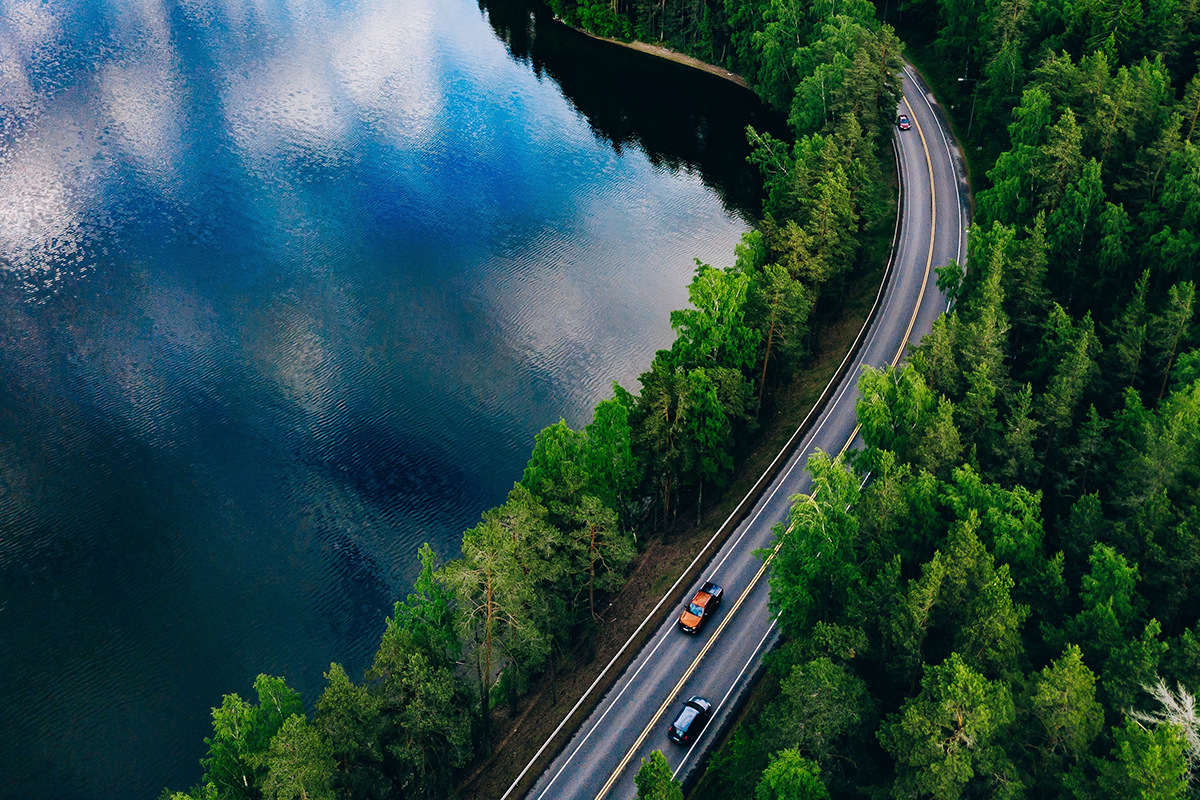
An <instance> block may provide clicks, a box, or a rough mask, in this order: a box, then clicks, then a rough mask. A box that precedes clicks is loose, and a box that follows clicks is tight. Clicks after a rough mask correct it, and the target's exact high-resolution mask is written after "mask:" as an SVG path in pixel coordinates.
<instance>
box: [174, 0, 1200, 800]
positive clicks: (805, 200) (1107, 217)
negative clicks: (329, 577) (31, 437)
mask: <svg viewBox="0 0 1200 800" xmlns="http://www.w3.org/2000/svg"><path fill="white" fill-rule="evenodd" d="M551 6H552V8H553V11H554V13H555V14H557V15H558V16H559V17H560V18H561V19H563V20H564V21H565V22H566V23H567V24H570V25H575V26H578V27H582V28H584V29H586V30H589V31H591V32H593V33H595V34H598V35H602V36H609V37H615V38H637V39H639V40H644V41H649V42H652V43H655V44H662V45H666V46H669V47H671V48H673V49H676V50H679V51H681V52H685V53H689V54H691V55H693V56H695V57H697V58H700V59H702V60H705V61H708V62H710V63H714V64H718V65H720V66H722V67H725V68H728V69H730V70H731V71H733V72H736V73H737V74H739V75H742V76H743V77H745V78H746V79H747V81H748V82H749V83H750V85H751V86H752V87H754V89H755V91H757V92H758V93H759V94H760V95H761V96H762V97H763V98H764V99H765V100H767V101H768V102H769V103H771V104H772V105H773V106H775V107H776V108H778V109H780V110H782V111H783V112H784V113H786V114H787V117H788V122H789V128H790V131H791V133H790V136H789V137H788V139H787V140H781V139H777V138H775V137H772V136H769V135H766V134H763V133H760V132H757V131H754V130H750V131H748V135H749V136H750V137H751V141H752V143H753V146H754V153H753V156H752V161H753V163H754V165H755V166H756V167H757V168H758V169H759V170H761V172H762V175H763V179H764V186H765V198H764V200H763V212H762V218H761V220H760V221H759V222H758V224H757V225H756V226H755V228H754V230H752V231H751V232H749V233H747V234H746V235H745V237H744V239H743V241H742V243H741V245H740V246H739V248H738V250H737V254H736V263H735V266H733V267H732V268H730V269H715V268H713V267H709V266H706V265H703V264H700V265H698V266H697V269H696V273H695V276H694V278H693V281H692V283H691V285H690V286H689V300H690V305H689V307H688V308H686V309H682V310H679V311H676V312H674V313H672V315H671V324H672V327H673V328H674V330H675V332H676V335H677V338H676V340H675V342H674V344H673V345H672V346H671V347H670V348H668V349H665V350H662V351H660V352H659V353H658V354H657V356H656V357H655V359H654V361H653V362H652V364H651V365H650V366H649V368H648V369H647V371H646V372H645V373H643V374H642V375H641V376H640V378H639V380H638V386H637V387H636V391H635V390H634V389H633V388H628V389H627V388H624V387H620V386H614V394H613V397H612V398H610V399H607V400H605V401H604V402H602V403H600V404H599V405H598V406H597V408H596V410H595V413H594V417H593V420H592V422H591V423H590V424H588V425H587V426H586V427H585V428H584V429H583V430H573V429H571V428H569V427H568V426H567V425H566V424H564V423H559V424H557V425H553V426H550V427H549V428H547V429H546V430H544V431H543V432H542V433H541V434H539V435H538V437H537V440H536V443H535V446H534V450H533V453H532V455H531V457H530V460H529V463H528V466H527V467H526V469H525V472H524V474H523V475H522V477H521V480H520V481H519V482H518V483H517V484H516V485H515V486H514V488H513V490H512V492H511V493H510V495H509V497H508V499H507V500H506V502H505V503H504V504H503V505H502V506H500V507H499V508H496V509H492V510H490V511H488V512H486V513H484V515H483V517H482V519H481V521H480V522H479V524H478V525H476V526H475V527H473V528H472V529H470V530H468V531H466V532H465V533H464V536H463V544H462V555H461V557H460V558H456V559H451V560H447V561H444V562H443V563H440V564H439V562H438V560H437V558H436V556H435V554H434V553H432V552H431V551H430V550H429V549H428V548H424V549H422V551H421V553H420V554H419V557H420V558H421V562H422V570H421V574H420V576H419V578H418V580H417V583H416V586H415V587H414V591H413V593H412V594H411V595H410V596H409V597H408V599H407V600H405V601H403V602H400V603H397V605H396V608H395V613H394V614H393V616H392V617H391V618H390V619H389V620H388V621H387V629H386V631H385V633H384V635H383V639H382V642H381V645H380V648H379V651H378V653H377V654H376V656H375V659H374V663H373V664H372V666H371V667H370V668H369V669H368V670H367V672H366V674H365V675H364V676H362V677H361V678H359V679H354V680H352V679H351V677H350V676H348V675H346V673H345V671H344V670H343V669H342V668H341V667H339V666H338V665H336V664H334V665H331V667H330V669H329V672H328V676H327V677H328V686H327V688H326V690H325V691H324V693H323V694H322V695H321V697H320V698H319V700H318V701H317V703H316V707H315V709H314V710H313V712H312V713H311V714H306V713H305V709H304V707H303V704H302V702H301V700H300V698H299V696H298V695H297V694H296V693H295V692H294V691H292V690H291V689H289V688H288V687H287V686H286V684H285V683H284V681H283V680H281V679H278V678H271V677H268V676H261V677H260V678H259V679H258V681H256V683H255V686H254V689H255V693H256V697H255V698H254V699H253V700H249V701H247V700H243V699H241V698H240V697H238V696H237V695H228V696H226V698H225V699H224V702H223V703H222V705H221V707H220V708H217V709H214V712H213V726H214V727H213V735H212V736H211V737H210V738H209V739H207V740H206V744H207V748H208V752H207V755H206V756H205V757H204V759H203V760H202V765H203V767H204V777H203V779H202V782H201V783H200V784H199V785H198V786H197V787H195V788H193V789H192V790H190V791H189V792H186V793H185V792H176V793H174V794H171V793H169V792H165V793H164V795H165V796H169V797H173V798H176V799H177V800H181V799H182V798H184V797H194V798H226V797H236V798H258V797H269V798H280V797H286V798H292V797H304V798H328V797H355V798H358V797H363V798H371V797H380V798H382V797H414V798H415V797H420V798H440V797H448V796H453V794H454V791H455V785H456V781H457V780H458V779H460V778H461V777H462V776H463V775H465V774H467V773H468V772H469V771H470V770H471V768H472V765H473V764H475V763H477V760H478V759H480V758H483V757H485V756H486V754H487V753H488V752H489V750H490V749H491V748H492V747H493V746H494V744H495V726H494V725H493V721H492V720H493V716H494V714H495V713H496V712H497V711H498V710H500V709H504V708H508V707H512V706H513V705H515V704H517V703H519V702H520V701H521V700H522V698H523V697H527V696H528V692H529V691H530V690H531V687H534V686H535V685H537V684H538V683H540V682H542V681H544V680H548V679H552V677H553V675H555V674H556V672H557V671H558V670H560V669H562V668H563V667H564V666H565V665H567V664H569V663H571V662H573V661H574V660H576V659H578V658H580V657H581V654H586V647H579V646H578V644H579V643H580V642H586V641H587V640H588V639H589V637H591V636H592V635H594V633H595V631H596V626H597V622H596V620H597V614H598V610H599V609H600V608H601V607H602V598H605V597H607V596H611V595H612V593H614V592H617V591H618V590H619V589H620V587H621V585H622V583H623V581H624V579H625V577H626V572H627V568H628V565H629V564H630V563H631V561H632V560H633V559H634V558H635V556H636V554H637V552H638V549H639V548H640V547H644V546H645V545H646V543H647V542H648V541H649V540H651V539H652V538H653V537H655V536H656V535H659V532H661V531H663V530H664V529H668V528H669V527H670V526H672V525H681V524H685V523H688V522H691V521H693V520H694V519H695V518H696V517H697V515H698V514H699V513H700V511H701V510H702V509H703V507H704V505H705V503H706V502H711V500H712V498H713V497H714V495H716V494H717V493H719V492H720V490H721V488H722V487H723V486H725V485H726V484H727V483H728V482H729V481H730V479H731V477H732V476H733V474H734V470H735V468H736V464H737V459H738V457H739V456H740V455H741V454H742V452H743V450H742V448H743V446H744V443H745V442H747V441H749V440H750V439H751V437H752V434H753V432H754V431H755V430H756V427H757V426H759V425H760V424H761V423H762V420H763V414H765V413H767V412H768V411H769V409H770V407H771V405H772V397H773V393H774V392H775V391H777V388H778V387H781V386H786V385H787V382H788V380H789V379H790V378H791V377H792V376H794V375H795V374H797V373H798V372H800V371H802V370H803V369H804V368H805V366H806V364H807V363H808V362H807V360H808V359H809V358H810V356H811V351H812V347H813V342H814V337H815V335H816V329H817V322H818V321H819V320H821V319H826V318H828V310H830V309H834V310H836V308H837V307H838V305H839V304H840V302H841V297H842V293H843V288H844V287H845V286H846V284H847V282H848V280H850V278H851V277H852V276H853V275H854V274H855V271H856V270H859V269H861V268H863V266H864V264H863V261H864V258H863V253H864V242H867V241H869V240H870V238H871V237H872V236H877V235H878V233H879V231H880V230H881V229H884V230H886V231H887V232H888V233H889V234H890V230H891V224H892V220H891V219H890V218H889V205H888V197H887V192H886V191H885V187H886V186H887V182H886V181H885V180H884V179H883V176H884V175H885V172H886V167H885V165H889V161H888V159H889V158H890V156H889V155H888V153H889V140H890V137H891V136H892V135H893V134H892V130H893V122H894V116H893V115H894V113H895V108H896V103H897V101H898V99H899V84H898V77H897V75H898V73H899V71H900V65H901V62H900V57H901V43H900V40H899V38H898V37H897V34H896V32H895V30H894V29H893V27H892V26H891V25H890V24H887V22H889V21H890V22H894V23H896V25H897V26H898V27H899V28H900V30H901V32H902V33H904V34H905V36H906V37H908V38H911V39H912V40H913V41H915V42H917V45H916V48H915V52H914V55H916V56H917V57H918V60H919V61H921V62H923V63H928V64H933V65H935V68H933V69H931V70H930V72H931V73H932V74H933V75H934V77H935V84H936V82H937V81H938V80H940V81H941V85H940V87H938V86H937V85H935V88H940V89H941V90H942V91H945V92H946V93H948V94H949V93H953V94H955V95H957V96H959V97H964V96H965V97H969V98H970V103H969V105H970V107H971V111H970V112H968V111H967V108H968V103H961V102H960V103H959V104H958V108H957V109H956V111H955V113H956V120H957V122H958V124H959V125H960V128H961V126H962V124H963V122H964V121H965V122H966V124H967V125H968V126H969V127H970V128H971V129H972V131H973V132H974V133H975V136H974V137H972V138H971V142H972V145H973V146H977V147H979V148H981V149H980V150H973V151H972V152H973V153H975V156H974V158H975V161H974V163H973V168H974V172H975V180H976V187H975V188H976V201H977V202H976V216H975V220H974V224H973V225H972V229H971V237H970V244H969V253H970V257H969V259H968V264H969V268H968V269H967V271H966V273H965V276H964V274H963V272H962V270H961V268H960V266H959V265H955V264H951V265H949V266H948V267H946V268H944V269H943V270H942V271H941V272H940V273H939V280H940V284H941V286H942V287H943V288H944V289H946V290H947V291H948V292H949V293H950V294H951V296H952V297H953V298H954V299H955V301H956V305H955V308H954V310H953V311H952V312H951V313H949V314H947V315H946V316H944V317H943V318H942V319H941V320H940V321H939V322H938V323H937V324H936V325H935V327H934V330H933V332H932V333H931V334H930V335H929V336H928V337H926V338H925V340H924V341H923V342H922V344H921V345H920V346H919V347H918V348H917V349H916V351H915V353H913V355H912V358H911V359H910V360H909V362H908V363H906V364H904V365H902V366H900V367H897V368H889V369H886V370H884V371H868V372H866V373H865V374H864V375H863V376H862V379H861V383H860V387H861V400H860V404H859V418H860V421H861V423H862V431H863V437H864V440H865V442H866V447H865V449H864V450H863V451H862V452H860V453H855V454H853V455H852V456H851V457H850V458H849V459H846V460H842V459H837V460H834V459H830V458H828V457H818V458H816V459H814V460H813V461H812V463H811V464H810V470H811V471H812V474H813V476H814V492H813V495H812V496H810V497H806V498H802V499H801V501H800V502H797V504H796V505H795V507H794V508H793V511H792V515H791V520H790V525H789V527H788V528H787V532H785V531H784V529H783V528H782V527H781V528H780V529H779V531H778V533H777V535H778V537H779V539H780V549H779V555H778V556H777V557H776V559H775V560H774V562H773V565H772V571H771V590H772V598H771V606H772V610H773V612H774V613H776V614H777V615H778V619H779V622H780V628H781V630H782V632H783V634H784V635H785V639H786V641H785V644H784V645H783V646H782V647H781V648H780V649H778V650H777V651H776V652H775V653H774V654H772V655H771V656H770V658H769V668H768V677H767V679H766V682H765V684H764V686H763V688H762V691H761V692H760V693H759V698H758V700H757V701H756V702H755V703H754V704H753V709H752V711H754V712H755V713H751V714H748V715H747V718H746V721H745V722H744V724H742V725H741V726H740V727H739V728H738V729H737V730H736V731H735V732H734V733H733V734H732V736H731V737H730V738H729V740H728V741H727V743H726V745H725V746H724V748H723V749H722V750H721V751H720V752H719V753H718V754H717V755H716V756H714V758H713V759H712V761H711V764H710V767H709V770H708V774H707V775H706V776H705V777H704V778H703V780H702V783H701V786H700V788H699V790H698V791H700V792H701V793H702V794H703V795H704V796H706V797H721V798H751V797H753V798H756V799H757V800H772V799H774V798H780V799H782V798H821V797H851V796H856V797H857V796H862V797H872V798H874V797H884V796H892V797H895V798H909V797H911V798H926V797H930V798H946V800H955V799H956V798H964V797H966V798H971V797H1001V798H1023V797H1031V798H1043V797H1045V798H1060V797H1061V798H1079V799H1080V800H1084V799H1087V798H1186V797H1196V796H1198V795H1200V791H1198V782H1197V778H1196V775H1195V771H1196V769H1197V768H1198V767H1200V720H1197V718H1196V713H1195V707H1194V702H1193V696H1194V692H1195V691H1196V689H1197V688H1200V629H1198V627H1197V626H1198V624H1200V495H1198V491H1200V490H1198V486H1200V351H1198V350H1196V344H1197V335H1198V329H1197V321H1196V317H1195V314H1194V306H1195V280H1196V277H1197V276H1196V272H1197V269H1198V265H1200V129H1198V128H1200V76H1197V49H1198V48H1200V9H1198V8H1197V4H1196V2H1195V0H1148V2H1146V3H1145V4H1140V3H1137V2H1131V3H1120V4H1070V3H1066V2H1065V1H1064V0H1043V1H1042V2H1038V3H1033V2H1030V1H1029V0H978V2H977V1H976V0H971V2H963V1H962V0H940V1H939V2H933V0H922V1H920V2H906V3H902V4H901V3H897V4H890V3H883V4H880V5H878V6H875V5H872V4H871V3H869V2H866V0H857V1H856V0H849V2H817V3H800V2H796V1H795V0H790V1H789V0H765V1H764V0H758V1H756V0H726V2H723V3H712V4H709V3H703V2H694V1H693V0H654V1H653V2H641V1H639V0H633V1H632V2H631V1H630V0H624V1H622V0H604V1H603V2H596V3H589V2H582V3H580V2H573V0H554V1H553V2H552V3H551ZM949 65H953V66H952V67H951V66H949ZM960 67H961V70H962V71H961V72H959V68H960ZM959 77H961V78H963V80H962V81H959V80H958V78H959ZM964 87H970V88H969V91H966V90H965V89H964ZM967 114H969V116H968V117H967V119H966V120H964V116H966V115H967ZM975 142H978V145H975ZM993 156H994V157H993ZM868 474H869V476H870V480H869V482H867V483H866V484H865V486H864V485H862V481H863V479H864V478H865V477H866V476H867V475H868ZM817 487H819V490H818V489H817ZM660 767H661V764H659V763H658V761H657V760H655V761H650V762H647V766H646V767H645V768H644V774H643V775H642V776H639V780H638V786H639V795H640V796H643V797H671V796H681V794H682V790H681V787H679V786H678V785H677V784H674V783H673V782H672V781H671V779H670V774H669V771H667V772H666V773H665V774H664V773H663V771H662V770H661V769H660Z"/></svg>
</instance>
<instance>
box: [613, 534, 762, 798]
mask: <svg viewBox="0 0 1200 800" xmlns="http://www.w3.org/2000/svg"><path fill="white" fill-rule="evenodd" d="M776 549H778V546H776ZM772 555H774V553H772ZM770 563H771V559H770V558H768V559H766V560H765V561H763V563H762V566H761V567H759V568H758V572H756V573H755V575H754V578H753V580H751V581H750V586H751V587H753V586H755V585H756V584H757V583H758V580H759V578H761V577H762V575H763V573H764V572H766V570H767V565H768V564H770ZM749 596H750V591H749V590H747V591H744V592H742V594H741V596H740V597H738V599H737V602H736V603H734V604H733V608H731V609H729V612H728V613H727V614H726V615H725V618H724V619H722V620H721V624H720V625H718V626H717V629H716V630H715V631H713V633H712V636H710V637H708V641H707V642H705V643H704V647H703V648H701V649H700V652H699V653H698V654H697V655H696V658H695V659H693V661H692V663H691V664H690V665H689V666H688V668H687V670H686V671H684V673H683V677H681V678H680V679H679V682H678V683H676V684H675V688H674V689H672V690H671V691H670V693H669V694H668V695H667V699H666V700H664V701H663V704H662V705H661V706H659V707H658V711H656V712H654V716H653V717H651V718H650V722H649V724H647V725H646V727H645V729H644V730H643V731H642V732H641V734H640V735H639V736H638V738H637V741H636V742H634V743H633V747H630V748H629V752H627V753H626V754H625V757H624V758H623V759H621V763H620V764H618V765H617V768H616V769H615V770H613V772H612V775H610V776H609V778H608V780H607V781H605V783H604V786H603V788H601V789H600V793H599V794H598V795H596V800H603V797H604V795H606V794H608V792H609V790H610V789H612V787H613V784H614V783H616V782H617V778H619V777H620V776H621V773H622V772H624V771H625V768H626V767H627V766H629V762H630V761H632V760H633V756H634V754H636V753H637V751H638V749H639V748H640V747H641V746H642V743H643V742H644V741H646V737H647V736H649V735H650V731H652V730H654V728H655V727H656V726H657V725H658V722H659V720H660V719H662V715H663V714H665V713H666V711H667V708H668V707H670V705H671V703H673V702H674V701H675V696H676V695H678V694H679V690H680V689H682V688H683V685H684V684H685V683H687V681H688V678H690V677H692V673H693V672H695V671H696V668H697V667H698V666H700V660H701V659H702V658H704V656H705V655H706V654H707V653H708V651H709V648H711V647H712V646H713V643H714V642H716V641H717V637H718V636H720V635H721V631H723V630H725V626H726V625H728V624H729V620H731V619H733V616H734V614H736V613H737V610H738V608H740V607H741V605H742V603H744V602H745V601H746V598H747V597H749Z"/></svg>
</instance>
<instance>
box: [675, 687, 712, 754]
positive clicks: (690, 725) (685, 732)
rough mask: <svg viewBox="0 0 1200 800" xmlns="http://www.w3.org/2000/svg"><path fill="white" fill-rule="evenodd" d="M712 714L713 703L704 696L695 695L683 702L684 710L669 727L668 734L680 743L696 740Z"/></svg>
mask: <svg viewBox="0 0 1200 800" xmlns="http://www.w3.org/2000/svg"><path fill="white" fill-rule="evenodd" d="M711 716H712V703H710V702H708V701H707V700H705V699H704V698H703V697H700V696H698V695H693V696H692V698H691V699H690V700H688V701H687V702H686V703H684V704H683V710H682V711H680V712H679V716H677V717H675V721H674V722H672V723H671V727H670V728H668V729H667V735H668V736H670V737H671V739H673V740H674V741H676V742H679V743H680V744H687V743H688V742H691V741H695V739H696V737H698V736H699V735H700V733H701V731H703V730H704V726H705V725H707V724H708V718H709V717H711Z"/></svg>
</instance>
